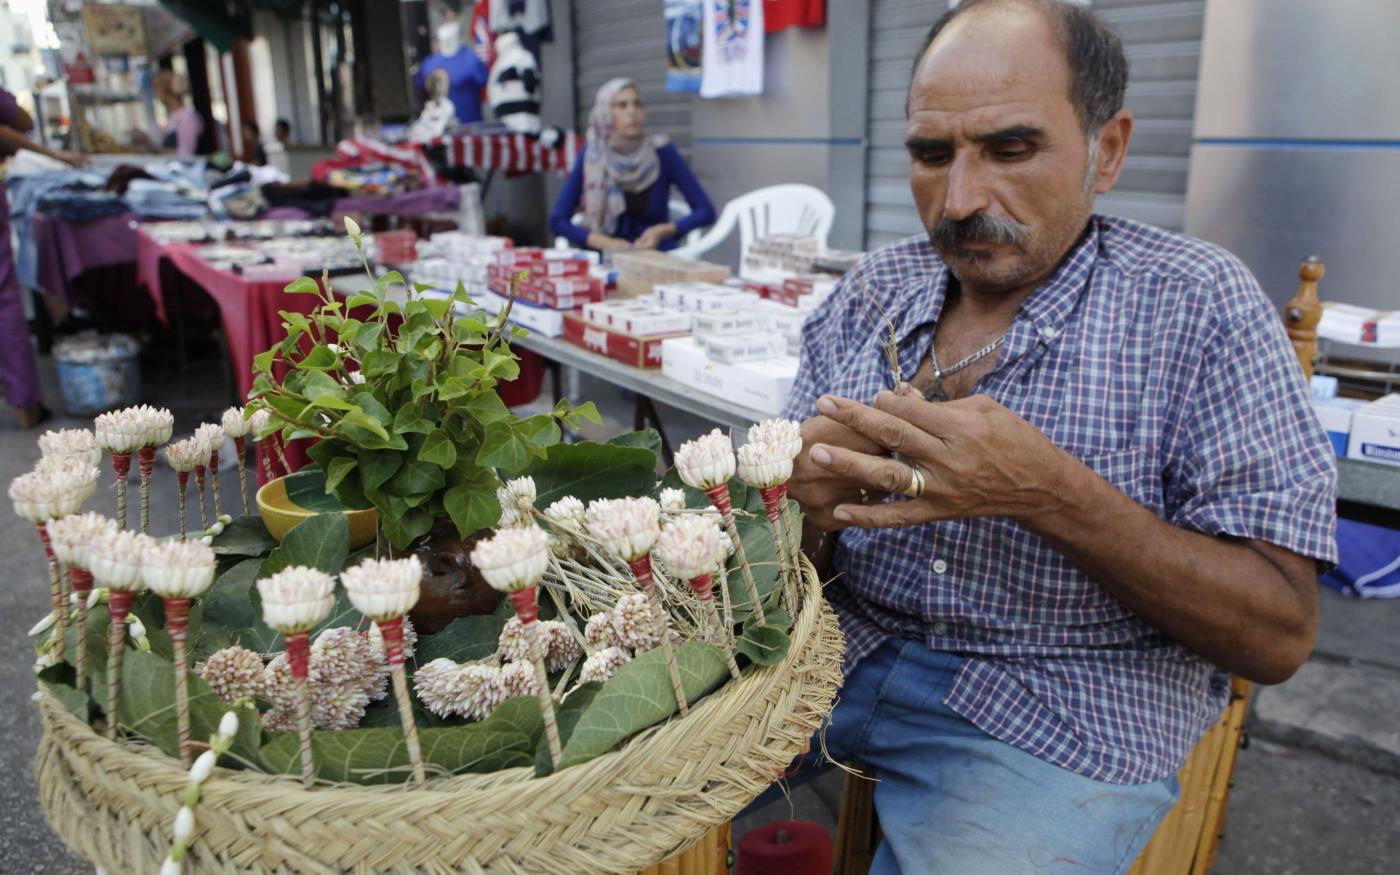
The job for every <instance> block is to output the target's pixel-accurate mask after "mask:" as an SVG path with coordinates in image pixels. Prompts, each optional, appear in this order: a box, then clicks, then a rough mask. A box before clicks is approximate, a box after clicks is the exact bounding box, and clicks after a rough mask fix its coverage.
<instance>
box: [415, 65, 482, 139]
mask: <svg viewBox="0 0 1400 875" xmlns="http://www.w3.org/2000/svg"><path fill="white" fill-rule="evenodd" d="M435 70H445V71H447V80H448V82H449V83H450V84H449V86H448V91H447V96H448V98H449V99H451V101H452V105H453V106H454V107H456V108H457V121H459V122H461V123H462V124H467V123H469V122H479V121H481V87H482V86H483V85H485V84H486V80H487V79H489V78H490V74H489V71H488V70H487V69H486V65H485V64H483V63H482V62H481V59H480V58H478V57H477V56H476V53H475V52H473V51H471V50H470V49H458V50H457V54H455V55H452V56H451V57H446V58H445V57H443V56H442V55H439V54H437V53H436V52H435V53H433V54H431V55H429V56H428V57H426V58H424V59H423V64H422V66H420V67H419V68H418V76H417V78H416V79H414V82H415V83H416V84H417V85H418V90H420V91H422V90H423V87H424V84H425V83H426V82H427V80H428V76H429V75H431V74H432V73H433V72H434V71H435Z"/></svg>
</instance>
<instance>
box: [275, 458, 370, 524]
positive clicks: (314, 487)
mask: <svg viewBox="0 0 1400 875" xmlns="http://www.w3.org/2000/svg"><path fill="white" fill-rule="evenodd" d="M347 464H348V465H349V467H345V466H346V465H347ZM337 466H339V467H340V468H342V469H343V470H340V471H339V472H338V476H337V477H336V483H339V482H340V481H341V480H344V479H345V475H346V474H349V473H350V469H351V468H354V467H355V460H354V459H350V458H346V457H343V456H342V457H341V458H339V459H335V460H333V461H332V462H331V470H333V471H334V470H336V469H337ZM284 482H285V483H286V486H287V500H288V501H290V502H291V503H292V504H294V505H296V506H297V507H299V508H301V509H302V510H310V511H315V512H316V513H323V514H330V513H339V512H341V511H343V510H345V505H343V504H341V503H340V499H338V498H336V497H335V496H334V495H331V494H329V489H330V488H332V487H330V486H328V484H327V479H326V472H324V471H322V470H321V469H320V468H310V467H308V468H303V469H302V470H300V471H298V472H296V473H295V474H288V475H287V478H286V480H285V481H284Z"/></svg>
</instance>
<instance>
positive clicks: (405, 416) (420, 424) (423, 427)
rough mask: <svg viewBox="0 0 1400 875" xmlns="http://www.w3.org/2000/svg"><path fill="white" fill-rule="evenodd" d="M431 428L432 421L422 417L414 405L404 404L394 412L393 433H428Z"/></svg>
mask: <svg viewBox="0 0 1400 875" xmlns="http://www.w3.org/2000/svg"><path fill="white" fill-rule="evenodd" d="M432 430H433V423H432V422H431V421H429V420H427V419H424V418H423V415H422V414H421V413H419V412H418V407H417V406H416V405H413V404H405V405H404V406H403V407H400V408H399V412H398V413H396V414H394V433H395V434H428V433H429V432H431V431H432Z"/></svg>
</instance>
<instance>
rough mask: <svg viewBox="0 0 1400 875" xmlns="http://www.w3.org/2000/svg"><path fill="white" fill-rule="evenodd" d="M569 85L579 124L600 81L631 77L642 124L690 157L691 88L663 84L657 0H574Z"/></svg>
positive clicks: (583, 122) (663, 26)
mask: <svg viewBox="0 0 1400 875" xmlns="http://www.w3.org/2000/svg"><path fill="white" fill-rule="evenodd" d="M573 15H574V88H575V95H576V102H575V106H576V107H577V108H578V130H579V131H585V130H587V128H588V113H589V111H590V110H591V109H592V108H593V100H594V98H595V97H596V96H597V94H598V89H599V88H600V87H601V86H602V84H603V83H604V82H607V81H608V80H609V79H612V78H614V77H617V76H627V77H629V78H631V79H633V80H635V81H636V83H637V86H638V87H639V88H640V89H641V92H642V99H643V100H645V101H646V104H647V128H648V129H649V130H651V131H654V132H656V133H660V134H667V135H669V136H670V137H671V139H672V140H673V141H675V143H676V147H677V148H679V149H680V150H681V154H682V155H684V156H685V157H686V159H687V160H689V159H690V157H691V156H690V147H691V133H690V118H691V108H692V104H693V103H694V101H695V100H697V99H698V98H697V97H696V95H693V94H676V93H673V92H669V91H667V90H666V22H665V19H664V18H663V17H662V15H661V4H660V3H658V2H657V0H573Z"/></svg>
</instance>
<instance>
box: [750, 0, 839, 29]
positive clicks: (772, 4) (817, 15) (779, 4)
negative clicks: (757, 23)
mask: <svg viewBox="0 0 1400 875" xmlns="http://www.w3.org/2000/svg"><path fill="white" fill-rule="evenodd" d="M825 25H826V0H763V32H764V33H777V32H778V31H780V30H787V29H788V28H789V27H824V26H825Z"/></svg>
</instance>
